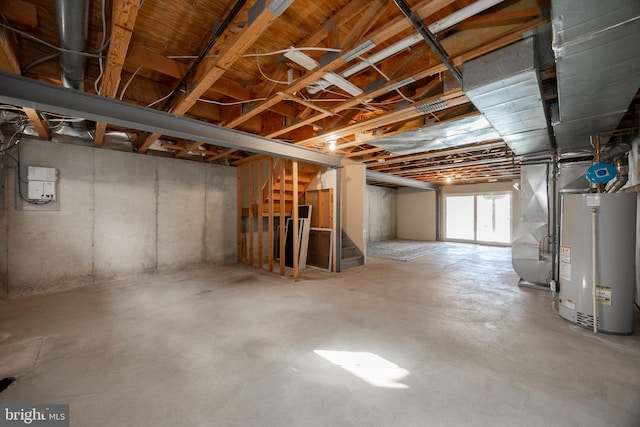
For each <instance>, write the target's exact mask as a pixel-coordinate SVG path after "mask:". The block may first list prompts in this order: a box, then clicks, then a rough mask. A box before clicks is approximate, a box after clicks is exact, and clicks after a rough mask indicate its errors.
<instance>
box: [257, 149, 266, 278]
mask: <svg viewBox="0 0 640 427" xmlns="http://www.w3.org/2000/svg"><path fill="white" fill-rule="evenodd" d="M263 163H264V162H263V161H262V160H260V161H258V183H261V182H262V180H263V179H264V175H263V166H262V165H263ZM258 190H259V192H258V200H257V204H256V208H257V209H258V212H257V217H258V268H259V269H261V270H262V266H263V265H264V254H263V245H264V243H263V241H262V239H263V238H264V236H263V235H262V232H263V228H264V209H263V208H262V204H263V201H264V187H263V186H262V185H259V186H258Z"/></svg>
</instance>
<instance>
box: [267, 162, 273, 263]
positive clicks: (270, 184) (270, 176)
mask: <svg viewBox="0 0 640 427" xmlns="http://www.w3.org/2000/svg"><path fill="white" fill-rule="evenodd" d="M273 163H274V162H273V157H271V158H269V184H268V189H269V194H268V198H269V199H268V200H269V257H268V259H269V272H271V273H273V184H274V176H275V170H274V164H273Z"/></svg>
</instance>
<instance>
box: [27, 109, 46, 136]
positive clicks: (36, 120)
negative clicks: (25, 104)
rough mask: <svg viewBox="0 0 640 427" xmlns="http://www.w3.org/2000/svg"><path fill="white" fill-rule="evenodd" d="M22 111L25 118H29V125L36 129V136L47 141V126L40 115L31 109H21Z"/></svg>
mask: <svg viewBox="0 0 640 427" xmlns="http://www.w3.org/2000/svg"><path fill="white" fill-rule="evenodd" d="M22 110H23V111H24V112H25V113H26V114H27V117H29V120H30V121H31V124H32V125H33V127H34V128H35V129H36V132H38V136H39V137H40V138H42V139H49V125H47V122H45V121H44V120H42V117H40V114H38V112H37V111H36V110H34V109H33V108H23V109H22Z"/></svg>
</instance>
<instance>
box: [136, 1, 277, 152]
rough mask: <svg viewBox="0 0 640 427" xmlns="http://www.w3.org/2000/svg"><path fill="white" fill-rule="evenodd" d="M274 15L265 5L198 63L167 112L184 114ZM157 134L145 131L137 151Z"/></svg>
mask: <svg viewBox="0 0 640 427" xmlns="http://www.w3.org/2000/svg"><path fill="white" fill-rule="evenodd" d="M271 3H273V2H272V1H271V2H269V6H270V5H271ZM277 18H278V15H275V14H274V13H273V12H271V10H270V9H269V7H268V6H267V5H265V6H264V7H263V8H262V10H261V11H260V13H259V14H258V15H257V16H256V17H255V18H254V19H253V21H252V22H251V23H250V24H249V25H247V26H246V27H245V28H244V29H243V30H242V31H241V32H240V33H238V35H237V36H236V37H235V38H234V39H233V41H231V43H229V44H228V45H227V46H225V47H224V48H223V49H222V50H221V51H220V53H219V56H218V57H216V58H211V59H210V60H205V61H203V62H202V65H201V66H200V67H199V68H198V70H196V75H195V79H194V83H193V89H192V90H191V92H189V93H188V94H186V95H182V94H181V96H178V97H177V99H178V101H177V102H175V103H174V104H173V106H172V107H171V108H170V112H171V113H173V114H178V115H184V113H186V112H187V111H188V110H189V109H190V108H191V107H192V106H193V105H194V104H195V103H196V102H197V101H198V98H200V97H201V96H202V95H203V94H204V93H205V92H206V91H207V90H209V88H210V87H211V86H213V84H214V83H215V82H216V81H218V80H219V79H220V77H222V75H223V74H224V73H226V72H227V70H228V69H229V68H230V67H231V66H232V65H233V64H234V63H235V62H236V61H237V60H238V59H239V58H240V57H241V56H242V54H243V53H244V52H245V51H246V50H247V49H249V48H250V47H251V46H252V45H253V43H255V41H256V40H258V39H259V38H260V36H262V35H263V34H264V33H265V32H266V31H267V29H268V28H269V27H270V26H271V24H273V23H274V22H275V21H276V19H277ZM214 47H215V46H214ZM251 117H253V116H251ZM243 122H244V121H243ZM160 136H161V135H160V134H158V133H153V134H151V135H149V136H148V137H147V139H146V140H145V141H144V142H143V143H142V145H140V147H138V151H139V152H141V153H144V152H146V151H147V150H148V149H149V147H150V146H151V144H153V143H154V142H155V141H156V140H157V139H158V138H159V137H160Z"/></svg>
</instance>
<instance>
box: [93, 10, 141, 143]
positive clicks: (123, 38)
mask: <svg viewBox="0 0 640 427" xmlns="http://www.w3.org/2000/svg"><path fill="white" fill-rule="evenodd" d="M139 7H140V2H139V1H138V0H114V2H113V11H112V19H113V24H112V25H111V41H110V43H109V54H108V56H107V65H106V69H105V70H104V74H103V75H102V81H101V82H100V95H102V96H105V97H107V98H115V97H116V95H117V93H118V86H119V85H120V76H121V74H122V67H123V66H124V61H125V58H126V56H127V51H128V50H129V43H130V42H131V35H132V33H133V28H134V26H135V23H136V18H137V16H138V9H139ZM106 129H107V124H106V123H104V122H98V123H96V133H95V138H94V144H95V146H96V147H100V146H101V145H102V144H103V142H104V135H105V132H106Z"/></svg>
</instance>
